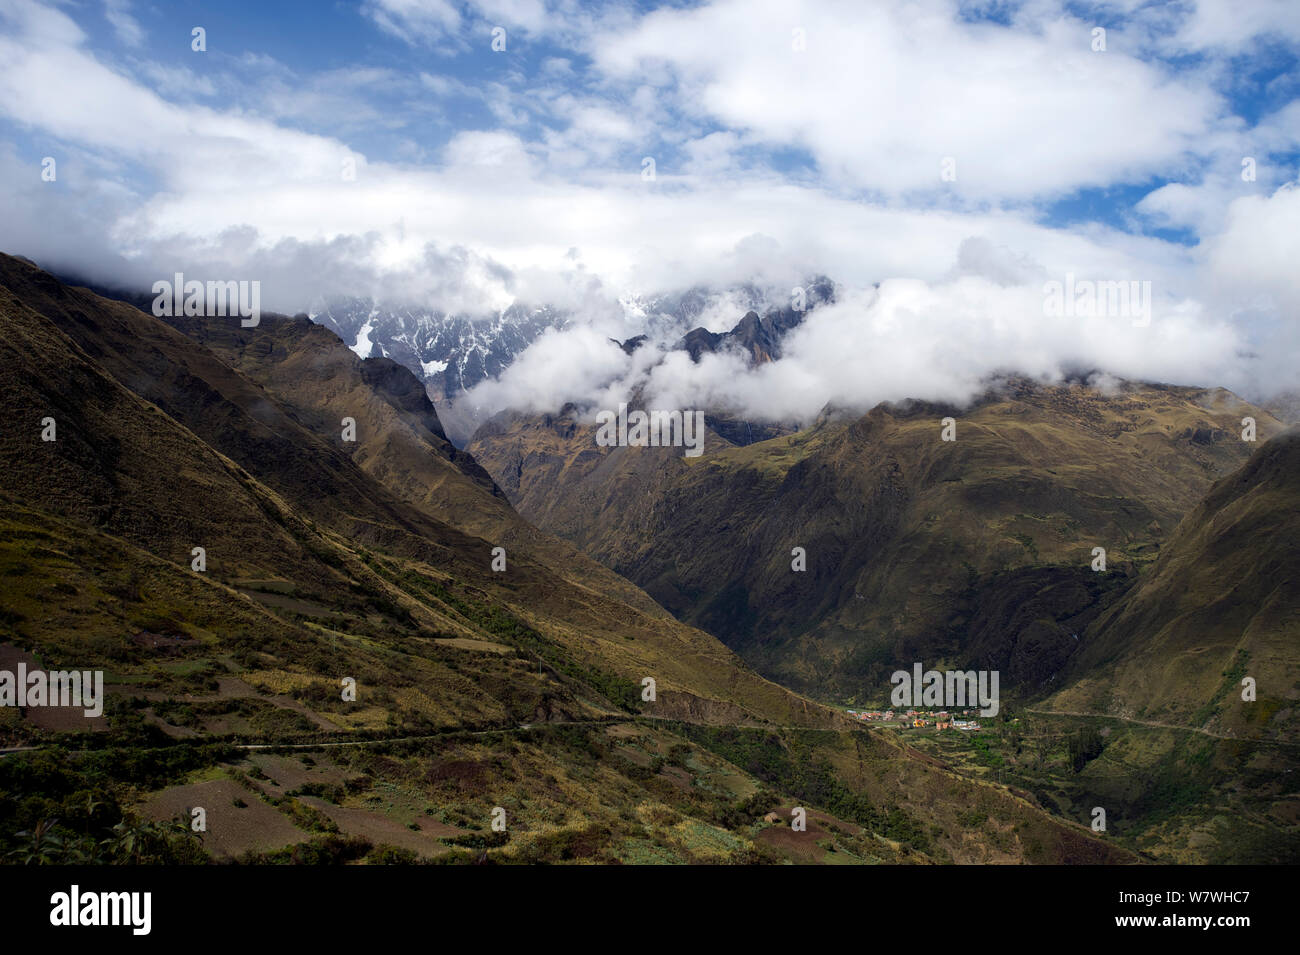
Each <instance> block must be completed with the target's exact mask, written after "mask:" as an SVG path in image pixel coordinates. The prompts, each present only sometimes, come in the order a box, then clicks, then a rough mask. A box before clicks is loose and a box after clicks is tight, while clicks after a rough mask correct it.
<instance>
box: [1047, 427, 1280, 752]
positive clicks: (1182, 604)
mask: <svg viewBox="0 0 1300 955" xmlns="http://www.w3.org/2000/svg"><path fill="white" fill-rule="evenodd" d="M1297 502H1300V433H1298V432H1296V431H1295V430H1291V431H1288V432H1285V433H1283V434H1281V435H1278V436H1277V437H1274V438H1273V439H1272V440H1270V441H1269V442H1268V443H1267V444H1265V445H1264V446H1263V447H1261V448H1260V449H1259V451H1258V452H1256V453H1255V455H1254V456H1252V457H1251V459H1250V460H1249V461H1248V462H1247V463H1246V464H1245V465H1243V466H1242V468H1241V469H1240V470H1238V471H1236V472H1235V473H1233V474H1231V475H1229V476H1228V477H1225V478H1224V479H1222V480H1221V481H1219V482H1218V483H1216V484H1215V485H1214V487H1213V488H1212V489H1211V490H1210V492H1209V493H1208V494H1207V495H1206V497H1205V499H1204V500H1203V501H1201V503H1200V504H1198V505H1197V506H1196V508H1195V509H1194V510H1193V511H1192V512H1191V513H1190V514H1188V515H1187V517H1186V518H1184V519H1183V521H1182V523H1181V524H1180V525H1179V527H1178V530H1177V532H1176V533H1175V534H1174V535H1173V537H1172V539H1171V540H1170V541H1169V543H1168V545H1167V546H1166V547H1165V548H1164V549H1163V550H1162V552H1161V555H1160V558H1159V560H1157V561H1156V563H1155V566H1154V567H1152V568H1151V570H1150V572H1149V573H1147V574H1146V575H1144V576H1143V578H1142V579H1141V580H1140V581H1139V582H1138V584H1137V585H1136V586H1135V587H1134V588H1133V589H1132V590H1131V591H1130V592H1129V593H1127V594H1125V596H1124V598H1123V599H1122V600H1120V601H1119V602H1117V603H1116V604H1115V605H1114V606H1113V607H1111V608H1109V609H1108V610H1107V612H1106V613H1104V614H1102V615H1101V616H1099V617H1098V618H1097V619H1096V620H1095V621H1094V622H1093V623H1092V625H1091V626H1090V627H1089V628H1088V631H1087V633H1086V635H1085V639H1084V645H1083V647H1082V648H1081V649H1080V651H1079V653H1078V654H1077V656H1076V657H1075V658H1074V659H1073V660H1072V661H1071V667H1070V674H1069V676H1070V677H1073V679H1074V682H1073V683H1072V685H1071V686H1069V687H1068V688H1067V689H1065V690H1063V691H1061V692H1060V693H1057V694H1056V695H1055V696H1054V697H1053V698H1052V699H1051V700H1050V701H1048V703H1047V705H1048V706H1050V707H1053V708H1058V709H1061V710H1066V711H1087V712H1101V713H1107V714H1111V715H1120V716H1127V717H1133V718H1137V719H1144V720H1149V721H1153V722H1165V723H1173V724H1178V725H1185V726H1194V727H1198V728H1203V729H1206V730H1209V731H1211V732H1215V733H1221V734H1225V735H1229V736H1233V737H1238V738H1247V737H1249V738H1260V737H1262V738H1265V739H1268V738H1283V739H1290V740H1292V741H1295V740H1296V738H1297V719H1296V714H1295V709H1296V703H1295V701H1296V700H1297V699H1300V664H1298V662H1297V656H1296V643H1297V639H1300V507H1298V506H1297ZM1247 676H1253V677H1254V678H1255V680H1256V681H1257V684H1258V686H1257V688H1256V689H1257V699H1256V700H1255V701H1254V702H1246V701H1243V700H1242V698H1241V696H1242V686H1241V680H1242V678H1243V677H1247Z"/></svg>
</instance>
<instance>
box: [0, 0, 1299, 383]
mask: <svg viewBox="0 0 1300 955" xmlns="http://www.w3.org/2000/svg"><path fill="white" fill-rule="evenodd" d="M195 26H201V27H203V28H204V29H205V30H206V43H207V49H206V51H204V52H195V51H193V50H192V49H191V30H192V28H193V27H195ZM495 28H500V29H502V30H504V31H505V38H506V48H505V50H503V51H495V50H493V48H492V41H493V31H494V29H495ZM1099 29H1102V30H1104V31H1105V35H1104V39H1105V44H1104V49H1102V48H1100V46H1099V44H1098V34H1097V31H1098V30H1099ZM1298 56H1300V4H1296V3H1294V2H1290V0H1183V2H1180V3H1177V4H1153V3H1147V2H1144V0H1111V2H1108V3H1104V4H1081V3H1073V2H1068V3H1067V2H1061V0H1023V2H958V0H881V2H874V3H869V4H864V3H860V2H850V0H818V2H813V0H803V2H790V0H709V2H699V3H692V4H670V5H656V4H650V3H641V4H629V3H618V2H611V3H601V4H582V3H578V2H574V0H476V2H472V3H458V2H453V0H361V2H354V3H345V2H334V3H307V2H298V3H292V2H291V3H265V2H262V3H252V2H227V3H220V4H207V3H198V2H185V0H181V2H174V3H163V2H147V0H75V2H74V0H66V2H55V0H0V172H3V174H4V175H3V186H2V187H0V188H3V190H4V195H3V197H0V198H2V199H3V201H4V203H5V205H6V207H7V209H8V211H9V213H10V214H9V215H8V216H6V217H5V220H4V222H3V223H0V248H4V249H5V250H6V251H12V252H19V253H22V254H26V255H29V256H30V257H33V258H35V259H37V260H38V261H42V262H47V263H49V264H51V265H52V266H55V267H60V268H64V269H65V270H76V271H79V272H82V273H85V274H87V275H88V276H90V277H94V278H96V279H97V280H101V281H105V280H113V281H117V282H119V283H124V284H138V283H142V282H146V281H148V280H149V279H150V278H151V276H155V275H159V274H162V275H166V274H169V273H170V272H171V271H173V270H175V269H190V270H192V271H207V272H215V273H219V274H223V275H233V276H243V275H253V274H256V275H258V276H260V279H259V280H261V281H262V282H263V294H264V301H266V302H268V304H270V306H271V307H275V308H281V309H284V310H298V309H300V308H304V307H307V305H308V303H310V302H312V301H315V300H318V299H320V298H322V297H329V296H331V295H339V294H359V295H373V296H375V297H379V298H382V299H387V300H394V301H399V300H400V301H405V302H415V303H418V304H420V305H422V306H425V307H430V308H438V309H446V310H461V311H472V312H494V311H498V310H500V309H502V308H504V307H505V306H506V305H508V304H510V303H511V302H516V301H525V302H548V303H553V304H556V305H557V306H559V307H563V308H567V309H571V310H573V311H574V313H575V314H582V315H588V316H591V317H592V320H593V321H603V320H606V319H610V316H614V317H617V316H618V315H620V314H621V313H620V308H621V306H620V305H619V301H620V300H622V299H627V298H628V297H629V296H635V295H646V294H651V293H655V292H662V291H671V290H673V289H680V288H684V287H688V286H690V285H694V284H706V285H711V286H726V285H728V284H730V283H737V282H745V281H752V282H757V283H759V284H764V285H767V286H770V287H772V288H782V287H784V288H786V289H789V288H790V287H791V283H797V282H799V281H801V280H802V279H804V278H806V277H807V276H809V275H811V274H826V275H830V276H832V277H833V278H834V279H836V280H837V281H838V282H840V283H842V284H843V285H844V286H845V287H846V288H849V289H873V288H874V287H875V286H876V285H877V284H880V285H881V287H882V288H886V289H894V290H898V291H899V295H900V297H899V298H898V299H897V303H898V304H897V307H898V308H899V309H900V310H901V311H900V312H899V315H901V314H903V313H906V314H908V315H911V314H913V312H915V310H916V309H922V307H923V306H922V304H921V303H925V304H924V309H928V310H930V312H933V314H934V315H936V316H939V317H940V318H942V320H943V321H945V322H948V323H949V325H947V326H944V327H951V322H952V321H955V318H954V316H964V318H963V319H962V320H963V321H968V322H971V321H973V322H975V323H976V324H977V325H978V323H980V322H986V323H988V324H987V327H996V328H998V329H1001V331H1002V333H1005V334H1008V335H1011V336H1012V337H1014V338H1015V340H1016V342H1017V343H1018V344H1017V347H1020V346H1023V347H1024V348H1025V349H1026V354H1027V355H1029V356H1030V357H1031V358H1032V359H1033V360H1035V361H1036V360H1037V359H1038V356H1040V355H1046V356H1048V357H1049V358H1050V359H1051V361H1050V362H1048V364H1051V363H1052V362H1055V363H1056V364H1057V365H1062V366H1063V365H1064V364H1067V363H1068V362H1071V361H1081V360H1089V361H1091V360H1093V358H1094V357H1095V356H1092V357H1090V354H1091V353H1089V354H1087V355H1085V356H1084V357H1083V358H1081V357H1080V356H1079V354H1077V352H1078V351H1079V349H1080V348H1081V347H1082V346H1081V345H1080V342H1079V340H1078V339H1077V338H1075V339H1061V340H1058V339H1057V338H1055V337H1053V338H1051V340H1043V339H1042V337H1041V336H1042V335H1043V334H1045V333H1044V332H1043V331H1042V330H1041V329H1040V328H1039V326H1038V324H1035V323H1036V322H1040V321H1041V317H1042V315H1041V312H1042V309H1041V305H1040V306H1039V307H1038V308H1037V314H1036V315H1035V314H1034V305H1033V302H1034V300H1035V299H1038V300H1040V301H1041V298H1042V295H1041V287H1042V285H1043V283H1044V282H1045V281H1049V280H1055V279H1058V278H1059V277H1061V276H1064V275H1066V274H1067V273H1068V274H1074V275H1078V276H1092V277H1095V278H1096V279H1098V280H1112V279H1114V280H1140V281H1149V282H1151V283H1152V288H1153V300H1154V303H1155V304H1154V308H1155V309H1156V312H1157V315H1158V317H1159V320H1158V321H1157V322H1155V323H1153V326H1152V327H1153V328H1154V329H1155V330H1154V331H1149V332H1143V333H1142V335H1143V336H1144V337H1141V338H1132V339H1131V340H1123V339H1121V340H1120V345H1122V346H1123V348H1125V349H1127V351H1125V352H1124V353H1123V355H1119V356H1114V355H1110V354H1109V353H1108V352H1107V354H1106V355H1104V356H1103V357H1106V359H1107V361H1109V362H1111V363H1112V364H1115V365H1116V366H1124V367H1126V368H1128V367H1129V365H1132V364H1133V362H1138V365H1133V367H1132V368H1129V370H1131V371H1132V370H1138V371H1140V370H1142V369H1143V368H1146V366H1141V367H1138V366H1139V365H1140V364H1141V363H1140V362H1139V361H1138V360H1139V359H1141V360H1142V361H1147V362H1148V363H1149V362H1150V360H1151V359H1150V358H1149V356H1151V355H1153V354H1164V355H1167V356H1168V360H1169V362H1170V363H1172V362H1183V363H1184V365H1185V366H1186V367H1187V368H1189V369H1191V370H1192V371H1189V374H1191V373H1193V372H1195V373H1196V374H1201V375H1209V374H1210V373H1211V370H1212V369H1213V366H1214V361H1215V360H1216V356H1217V357H1218V358H1221V357H1222V356H1223V355H1224V354H1225V353H1227V354H1230V355H1234V354H1251V355H1265V356H1267V358H1266V360H1267V361H1271V362H1273V363H1274V364H1275V365H1276V366H1277V367H1278V368H1282V367H1284V366H1285V365H1286V363H1287V362H1290V364H1291V366H1292V367H1294V365H1295V364H1296V362H1295V361H1294V360H1293V359H1294V357H1295V354H1296V348H1295V345H1296V342H1295V338H1296V336H1295V332H1294V324H1295V323H1294V322H1293V321H1291V322H1288V321H1287V320H1286V318H1287V317H1288V316H1291V315H1293V314H1294V309H1295V308H1296V307H1297V306H1298V305H1300V290H1298V289H1297V285H1296V279H1295V277H1294V274H1293V273H1294V262H1295V261H1296V259H1297V256H1298V255H1300V249H1298V248H1297V241H1300V240H1297V238H1296V236H1297V234H1300V229H1297V228H1296V226H1297V224H1298V219H1300V198H1298V197H1300V188H1297V187H1296V185H1295V184H1296V180H1297V174H1298V173H1297V169H1298V167H1300V96H1298V95H1297V94H1298V93H1300V72H1298V68H1297V64H1298V62H1300V60H1298ZM47 158H48V159H53V160H55V161H56V163H57V169H58V175H57V178H56V179H55V180H54V181H47V180H45V179H43V178H42V176H41V174H40V172H41V168H42V163H43V161H44V160H46V159H47ZM648 160H652V161H653V173H654V174H653V175H648V174H647V161H648ZM1243 163H1248V164H1249V165H1250V167H1251V172H1252V173H1253V174H1252V175H1243ZM890 283H893V284H890ZM1008 289H1010V290H1019V292H1017V293H1016V295H1019V294H1020V292H1023V293H1024V295H1023V296H1020V297H1016V296H1015V295H1013V296H1012V298H1013V299H1014V301H1012V300H1008V299H1006V295H1007V294H1009V293H1007V290H1008ZM1026 307H1027V308H1028V309H1029V313H1028V314H1026V315H1023V316H1017V315H1014V314H1013V313H1015V310H1016V309H1021V308H1026ZM991 309H999V310H1002V311H999V312H997V313H996V314H994V313H993V312H991V311H990V310H991ZM1004 312H1005V313H1006V314H1004ZM917 314H919V313H917ZM927 314H928V313H927ZM944 316H946V317H944ZM1009 316H1010V317H1009ZM895 317H896V318H897V316H895ZM611 320H612V319H611ZM899 320H902V319H899ZM911 320H912V319H910V318H909V319H907V321H911ZM935 320H936V321H939V318H936V319H935ZM719 321H723V318H722V317H720V318H719ZM1017 322H1022V324H1017ZM981 327H983V326H981ZM1134 334H1137V333H1134ZM1111 337H1112V336H1102V338H1101V339H1099V340H1098V341H1097V342H1094V343H1091V344H1088V346H1087V348H1086V349H1084V351H1085V352H1086V351H1087V349H1093V348H1099V349H1103V350H1105V349H1109V348H1110V347H1111V343H1110V338H1111ZM1157 339H1158V340H1157ZM1184 343H1190V344H1184ZM1189 348H1190V349H1192V352H1193V353H1189V352H1188V349H1189ZM1198 349H1199V350H1198ZM1125 356H1129V357H1131V358H1132V359H1133V362H1129V365H1126V364H1125V362H1126V361H1127V359H1126V358H1125ZM996 357H997V355H996V354H992V353H991V354H990V355H989V356H988V360H989V361H993V360H994V359H995V358H996ZM1027 360H1028V359H1027ZM1147 370H1149V371H1151V373H1152V374H1156V373H1159V374H1163V375H1168V374H1171V373H1172V372H1171V370H1170V369H1169V368H1149V369H1147ZM1214 374H1218V375H1219V376H1220V377H1230V375H1228V373H1227V372H1217V371H1216V372H1214ZM1233 374H1237V375H1238V376H1239V377H1242V378H1247V377H1249V376H1250V375H1256V376H1258V375H1259V374H1261V372H1260V371H1259V369H1258V368H1256V369H1254V370H1253V371H1249V372H1248V371H1246V370H1243V369H1237V370H1236V371H1234V372H1233ZM1268 374H1269V375H1270V376H1273V377H1276V376H1277V375H1280V374H1281V372H1280V371H1279V372H1276V373H1274V372H1273V371H1270V372H1268Z"/></svg>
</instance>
